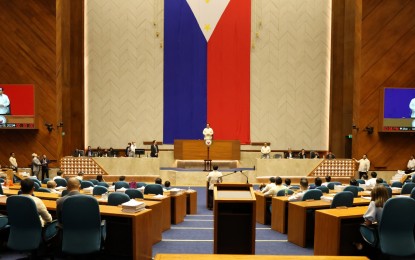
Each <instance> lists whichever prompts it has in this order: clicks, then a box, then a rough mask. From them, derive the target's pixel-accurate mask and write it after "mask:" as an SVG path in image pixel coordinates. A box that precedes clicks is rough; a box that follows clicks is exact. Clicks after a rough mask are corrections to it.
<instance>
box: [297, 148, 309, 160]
mask: <svg viewBox="0 0 415 260" xmlns="http://www.w3.org/2000/svg"><path fill="white" fill-rule="evenodd" d="M298 158H300V159H306V158H307V154H306V152H305V150H304V149H301V152H299V153H298Z"/></svg>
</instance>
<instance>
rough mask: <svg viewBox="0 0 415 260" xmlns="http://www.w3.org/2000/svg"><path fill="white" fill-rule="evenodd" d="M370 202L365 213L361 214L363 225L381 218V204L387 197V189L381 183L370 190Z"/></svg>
mask: <svg viewBox="0 0 415 260" xmlns="http://www.w3.org/2000/svg"><path fill="white" fill-rule="evenodd" d="M370 197H371V200H370V203H369V207H368V208H367V211H366V213H365V214H364V215H363V218H364V219H365V225H371V224H373V223H375V222H379V221H380V219H381V218H382V212H383V206H384V205H385V203H386V201H387V200H388V199H389V194H388V190H387V189H386V187H385V186H383V185H376V186H375V187H374V188H373V189H372V191H371V192H370Z"/></svg>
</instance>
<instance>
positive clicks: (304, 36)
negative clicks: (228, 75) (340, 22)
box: [251, 0, 331, 150]
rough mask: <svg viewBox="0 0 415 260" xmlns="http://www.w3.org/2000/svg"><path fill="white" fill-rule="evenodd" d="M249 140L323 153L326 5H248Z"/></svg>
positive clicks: (325, 135)
mask: <svg viewBox="0 0 415 260" xmlns="http://www.w3.org/2000/svg"><path fill="white" fill-rule="evenodd" d="M252 17H253V20H252V23H253V24H252V28H254V29H253V41H252V42H253V48H252V53H251V140H252V141H270V142H271V143H272V149H287V147H292V148H293V149H301V148H305V149H316V150H327V149H328V130H329V96H330V91H329V84H330V33H331V32H330V24H331V4H330V1H324V0H319V1H302V0H295V1H291V0H290V1H288V0H277V1H253V14H252Z"/></svg>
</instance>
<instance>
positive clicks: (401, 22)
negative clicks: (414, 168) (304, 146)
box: [354, 0, 415, 170]
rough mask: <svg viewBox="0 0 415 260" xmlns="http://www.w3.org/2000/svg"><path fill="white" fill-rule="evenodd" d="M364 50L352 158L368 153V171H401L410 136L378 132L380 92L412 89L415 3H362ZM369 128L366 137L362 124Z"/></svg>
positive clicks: (412, 147)
mask: <svg viewBox="0 0 415 260" xmlns="http://www.w3.org/2000/svg"><path fill="white" fill-rule="evenodd" d="M362 2H363V6H362V8H363V9H362V13H363V19H362V50H361V77H360V83H359V85H360V99H359V100H358V102H359V103H360V110H359V121H358V125H359V126H360V131H359V132H358V141H357V142H358V143H354V145H356V146H357V147H358V149H357V154H356V155H355V156H361V154H363V153H367V154H368V157H369V159H370V160H371V162H372V165H373V166H372V169H377V168H378V167H379V169H389V170H396V169H404V168H405V167H406V163H407V161H408V159H409V157H410V155H411V154H413V153H414V150H415V142H414V135H413V134H408V133H406V134H380V133H378V130H379V126H380V123H381V120H382V115H380V109H381V105H382V104H381V100H382V99H381V94H382V90H383V88H385V87H399V88H407V87H411V88H414V87H415V49H414V48H413V46H414V45H415V20H414V19H413V13H414V12H415V2H414V1H408V0H396V1H362ZM366 126H373V127H375V132H374V134H372V135H368V134H367V133H366V132H363V131H361V130H363V128H364V127H366Z"/></svg>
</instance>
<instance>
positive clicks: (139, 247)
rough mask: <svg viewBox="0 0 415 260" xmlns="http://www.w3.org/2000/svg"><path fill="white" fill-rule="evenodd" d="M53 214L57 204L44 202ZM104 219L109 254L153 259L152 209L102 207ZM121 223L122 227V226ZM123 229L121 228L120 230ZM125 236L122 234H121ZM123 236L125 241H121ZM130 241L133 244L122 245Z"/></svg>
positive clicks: (0, 201) (2, 201) (2, 199)
mask: <svg viewBox="0 0 415 260" xmlns="http://www.w3.org/2000/svg"><path fill="white" fill-rule="evenodd" d="M6 200H7V197H0V205H2V206H3V207H5V206H6ZM43 203H44V204H45V206H46V208H47V209H48V211H49V212H51V214H54V215H56V202H55V201H53V200H43ZM99 211H100V214H101V217H102V219H105V220H106V221H107V239H106V242H105V250H106V251H108V254H110V255H112V254H117V253H119V252H121V253H122V254H125V253H127V255H128V256H131V258H132V259H151V258H152V240H151V239H148V237H149V236H150V234H151V233H152V232H153V230H152V219H151V209H145V210H143V211H140V212H136V213H125V212H122V211H121V207H115V206H107V205H100V206H99ZM120 223H121V225H120ZM120 227H121V228H120ZM121 232H122V233H123V234H120V233H121ZM120 235H122V237H123V239H120ZM128 240H130V241H131V243H130V244H128V243H120V242H124V241H128Z"/></svg>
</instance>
